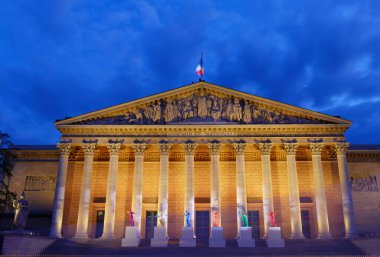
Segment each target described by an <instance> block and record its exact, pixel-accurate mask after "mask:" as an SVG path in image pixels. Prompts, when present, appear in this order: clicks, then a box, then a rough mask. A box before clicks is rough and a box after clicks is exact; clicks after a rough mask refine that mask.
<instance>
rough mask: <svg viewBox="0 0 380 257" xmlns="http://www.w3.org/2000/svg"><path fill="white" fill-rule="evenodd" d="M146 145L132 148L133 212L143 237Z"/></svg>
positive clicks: (136, 144)
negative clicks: (133, 162)
mask: <svg viewBox="0 0 380 257" xmlns="http://www.w3.org/2000/svg"><path fill="white" fill-rule="evenodd" d="M145 147H146V144H145V143H140V142H139V143H133V144H132V148H133V151H134V152H135V173H134V175H133V193H132V207H131V208H132V211H133V212H134V213H135V215H134V222H135V226H136V227H138V231H139V234H140V235H141V216H142V213H141V212H142V180H143V171H144V152H145Z"/></svg>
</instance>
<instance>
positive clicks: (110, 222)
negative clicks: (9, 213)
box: [50, 140, 356, 239]
mask: <svg viewBox="0 0 380 257" xmlns="http://www.w3.org/2000/svg"><path fill="white" fill-rule="evenodd" d="M96 143H97V142H96V141H85V140H84V141H83V143H82V148H83V149H84V166H83V179H82V187H81V193H80V200H79V211H78V221H77V231H76V234H75V237H76V238H83V237H88V217H89V206H90V191H91V173H92V166H93V159H94V150H95V148H96ZM122 144H123V141H120V140H119V141H118V140H116V141H109V142H108V145H107V148H108V150H109V153H110V161H109V169H108V182H107V193H106V203H105V218H104V230H103V235H102V238H114V237H115V235H114V228H115V208H116V179H117V170H118V160H119V152H120V148H121V146H122ZM158 146H159V150H160V178H159V193H158V211H159V212H160V213H161V215H165V216H166V217H167V212H168V186H169V183H168V177H169V176H168V173H169V153H170V149H171V147H172V144H170V143H169V142H165V141H160V142H159V144H158ZM232 146H233V148H234V151H235V153H236V206H237V211H236V214H237V232H238V233H239V231H240V227H241V226H242V224H241V212H242V211H247V192H246V175H245V165H246V164H245V150H246V148H247V143H246V142H244V141H238V142H235V143H233V145H232ZM282 146H283V148H284V149H285V151H286V155H287V156H286V160H287V171H288V179H289V183H288V184H289V202H290V223H291V238H293V239H302V238H304V236H303V234H302V222H301V208H300V197H299V186H298V177H297V164H296V157H295V156H296V150H297V147H298V143H297V141H296V140H291V141H284V142H283V143H282ZM348 146H349V144H348V143H347V142H335V149H336V152H337V161H338V169H339V177H340V186H341V192H342V203H343V218H344V225H345V234H346V237H355V236H356V229H355V223H354V212H353V202H352V195H351V189H350V186H349V181H348V165H347V159H346V151H347V149H348ZM70 147H71V144H70V143H69V142H61V143H58V144H57V148H58V150H59V153H60V155H59V167H58V175H57V185H56V190H55V197H54V207H53V215H52V225H51V230H50V236H51V237H62V234H61V231H62V218H63V207H64V195H65V184H66V176H67V168H68V161H69V152H70ZM196 147H197V144H196V143H194V142H192V141H186V142H184V143H183V148H184V151H185V184H184V189H185V196H184V198H185V199H184V211H185V210H188V211H189V212H190V223H191V224H192V226H194V212H195V211H194V153H195V150H196ZM272 147H273V143H272V142H270V141H269V140H267V141H262V142H259V143H258V148H259V149H260V151H261V162H262V180H263V181H262V187H263V188H262V190H263V213H264V236H266V234H267V231H268V227H269V226H270V219H269V215H268V213H269V211H271V210H274V209H275V206H274V204H273V192H272V176H271V161H270V153H271V149H272ZM308 147H309V149H310V151H311V155H312V166H313V178H314V187H315V205H316V214H317V229H318V238H321V239H326V238H331V234H330V228H329V220H328V212H327V204H326V194H325V187H324V179H323V170H322V161H321V152H322V148H323V142H321V141H309V142H308ZM145 148H146V145H145V143H142V142H136V143H133V144H132V149H133V151H134V153H135V165H134V167H135V168H134V177H133V193H132V194H133V195H132V206H131V209H132V210H133V211H134V212H135V219H134V220H135V226H138V230H139V231H141V217H142V215H141V212H142V178H143V170H144V166H143V165H144V151H145ZM208 148H209V151H210V155H211V170H210V172H211V192H210V196H211V198H210V208H211V211H217V213H218V215H219V226H222V224H223V223H222V217H221V215H220V214H221V197H220V174H219V172H220V168H219V161H220V148H221V143H220V142H218V141H216V140H213V141H211V142H210V143H208ZM164 224H166V226H167V222H165V223H164ZM184 224H185V218H184Z"/></svg>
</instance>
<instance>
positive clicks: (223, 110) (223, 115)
mask: <svg viewBox="0 0 380 257" xmlns="http://www.w3.org/2000/svg"><path fill="white" fill-rule="evenodd" d="M219 109H220V112H221V118H222V119H223V120H226V119H227V117H228V116H227V99H225V98H220V100H219Z"/></svg>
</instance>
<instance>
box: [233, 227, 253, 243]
mask: <svg viewBox="0 0 380 257" xmlns="http://www.w3.org/2000/svg"><path fill="white" fill-rule="evenodd" d="M237 241H238V246H239V247H255V246H256V244H255V239H253V238H252V228H251V227H241V228H240V237H239V239H238V240H237Z"/></svg>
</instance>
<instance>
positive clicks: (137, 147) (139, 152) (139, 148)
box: [132, 142, 146, 156]
mask: <svg viewBox="0 0 380 257" xmlns="http://www.w3.org/2000/svg"><path fill="white" fill-rule="evenodd" d="M132 148H133V151H134V152H135V155H136V156H143V155H144V152H145V148H146V144H145V143H142V142H136V143H133V144H132Z"/></svg>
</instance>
